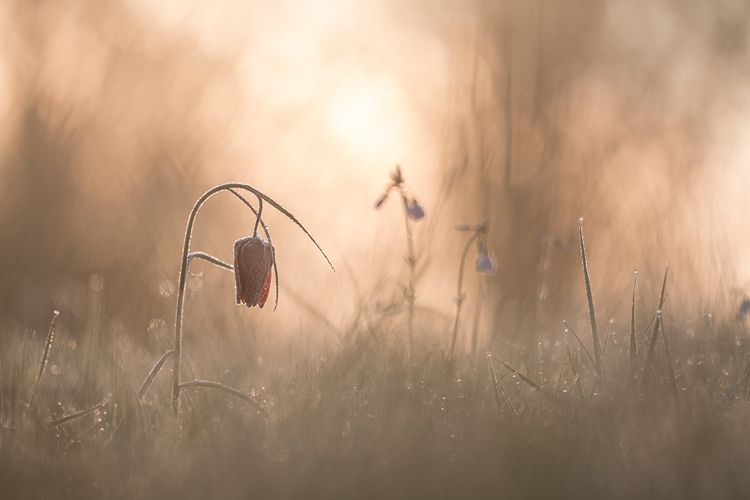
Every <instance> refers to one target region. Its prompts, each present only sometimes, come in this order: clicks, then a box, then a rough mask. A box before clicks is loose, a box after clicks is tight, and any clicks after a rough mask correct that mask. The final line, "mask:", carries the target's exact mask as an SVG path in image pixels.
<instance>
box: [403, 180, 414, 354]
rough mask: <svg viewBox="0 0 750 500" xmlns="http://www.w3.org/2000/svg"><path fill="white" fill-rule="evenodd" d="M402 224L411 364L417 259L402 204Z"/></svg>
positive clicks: (406, 214) (405, 208)
mask: <svg viewBox="0 0 750 500" xmlns="http://www.w3.org/2000/svg"><path fill="white" fill-rule="evenodd" d="M402 198H403V200H404V201H406V198H405V197H404V195H403V194H402ZM404 223H405V225H406V252H407V254H406V262H407V264H409V283H408V285H407V289H406V300H407V301H408V302H409V331H408V333H409V354H408V357H409V362H410V363H411V359H412V352H413V347H414V343H413V342H414V340H413V338H414V301H415V299H416V283H415V281H416V268H417V258H416V255H415V253H414V238H413V234H412V230H411V223H410V222H409V211H408V209H407V206H406V203H404Z"/></svg>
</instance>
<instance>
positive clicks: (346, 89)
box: [328, 80, 408, 155]
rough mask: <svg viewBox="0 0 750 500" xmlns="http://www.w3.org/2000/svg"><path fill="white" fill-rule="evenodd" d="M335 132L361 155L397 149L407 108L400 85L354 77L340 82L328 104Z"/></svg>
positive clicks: (406, 120) (404, 130)
mask: <svg viewBox="0 0 750 500" xmlns="http://www.w3.org/2000/svg"><path fill="white" fill-rule="evenodd" d="M328 116H329V120H330V124H331V127H332V131H333V132H334V134H335V135H336V136H337V137H338V138H339V139H340V140H341V141H342V142H343V143H344V144H345V145H347V146H349V147H350V148H353V149H356V150H358V152H359V153H361V154H362V155H372V154H377V153H378V152H383V151H394V150H398V149H400V148H399V143H400V142H401V141H403V140H404V136H405V134H406V130H407V123H408V112H407V111H406V109H405V104H404V102H403V98H402V96H401V94H400V92H399V91H398V88H397V87H396V86H395V85H393V84H389V83H387V82H375V83H371V82H365V81H360V80H355V81H351V82H347V83H345V84H343V85H341V86H340V87H339V88H338V89H337V91H336V92H334V95H333V97H332V98H331V100H330V102H329V104H328Z"/></svg>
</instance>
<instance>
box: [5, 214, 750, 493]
mask: <svg viewBox="0 0 750 500" xmlns="http://www.w3.org/2000/svg"><path fill="white" fill-rule="evenodd" d="M579 229H580V243H581V253H582V264H583V269H584V281H585V284H586V293H587V299H588V300H587V302H588V304H589V307H590V309H589V318H590V321H591V327H592V337H591V339H588V340H589V341H587V339H586V338H581V337H579V336H578V335H577V334H576V333H575V332H574V331H573V329H572V328H570V327H569V326H568V328H567V329H565V330H563V326H562V325H561V326H560V328H559V329H558V330H557V331H551V332H546V333H545V334H544V335H541V336H540V337H539V341H538V342H533V343H529V344H527V345H525V346H517V347H510V346H509V345H507V344H502V343H496V344H495V347H494V348H493V349H492V350H491V351H483V352H482V354H483V356H472V355H470V354H464V353H463V352H462V351H460V350H458V349H455V342H454V340H453V337H454V335H455V332H456V327H455V325H454V323H453V321H452V318H447V319H446V318H443V319H439V320H435V318H433V317H431V316H432V315H433V313H430V312H424V311H422V312H421V313H420V314H415V317H414V318H413V319H409V317H410V316H411V314H414V312H411V313H410V312H409V309H408V307H409V306H408V301H407V303H405V304H404V305H403V308H402V310H400V311H395V314H394V312H393V311H379V312H378V310H377V309H371V310H367V311H364V310H362V311H358V313H357V314H355V315H354V317H355V318H357V319H355V320H354V321H353V322H352V323H351V325H349V327H348V328H345V329H344V330H343V333H342V336H341V339H340V340H341V342H340V343H337V344H335V345H333V344H331V343H329V342H325V341H324V336H314V335H313V336H310V337H309V338H308V340H307V341H306V342H305V343H304V344H303V343H294V342H288V343H287V344H285V345H281V343H280V345H279V346H278V347H277V348H276V349H270V350H266V351H264V352H263V353H262V355H260V354H259V353H258V352H255V351H254V349H252V348H251V349H249V350H248V349H238V345H240V344H239V342H238V339H237V338H233V337H232V336H227V335H224V336H222V335H221V332H220V331H219V330H220V327H219V326H217V327H216V330H217V331H215V332H212V334H211V335H206V334H205V333H202V334H201V335H192V336H191V337H190V344H191V346H190V349H189V350H187V351H185V353H184V357H183V359H182V371H183V376H182V380H184V382H182V383H181V389H182V402H181V404H180V407H179V412H178V413H177V414H176V417H175V415H174V414H173V407H172V400H171V398H170V397H169V395H170V394H171V392H172V389H173V388H172V387H171V384H170V380H169V378H170V377H168V376H165V375H162V376H154V377H150V380H148V385H149V387H148V388H147V389H148V391H144V390H143V385H144V384H143V382H144V380H146V379H147V378H149V373H154V372H153V370H150V367H152V366H154V365H155V364H160V365H164V361H165V360H166V359H167V358H168V357H169V356H168V354H167V355H165V354H163V352H164V351H163V345H159V344H158V343H157V344H154V345H151V346H141V347H140V348H139V347H138V346H133V345H130V344H128V341H123V339H127V337H126V336H120V337H117V338H116V337H115V336H112V337H111V338H109V337H108V335H109V334H107V333H106V329H105V330H102V331H98V330H96V329H87V330H86V332H84V333H83V334H82V335H80V336H79V335H78V332H74V331H70V330H68V329H62V330H60V331H58V332H57V333H55V323H54V322H53V323H52V326H51V327H50V330H49V333H48V334H47V335H46V336H42V335H38V334H37V333H36V332H33V331H30V330H23V329H14V330H10V331H4V332H2V333H3V334H2V335H0V378H1V379H0V396H2V397H0V424H1V425H2V429H1V430H0V485H2V489H3V492H4V494H3V497H4V498H75V499H80V498H89V497H91V498H183V499H186V498H187V499H190V498H196V499H198V498H228V499H234V498H238V499H239V498H504V497H517V498H623V499H624V498H707V497H708V498H743V497H747V495H748V494H750V477H748V475H747V474H746V473H745V469H746V466H747V464H748V463H750V461H749V459H750V433H749V432H748V430H750V429H748V417H749V416H750V414H749V412H748V402H747V397H748V390H749V389H750V387H748V385H749V384H750V356H749V355H748V353H749V352H750V351H749V350H748V349H747V345H748V344H746V343H745V341H744V339H743V336H742V334H743V333H744V332H745V328H746V327H745V325H744V323H743V322H742V321H744V320H742V319H740V318H729V319H727V321H725V322H723V323H719V327H718V328H714V327H713V326H711V327H709V325H706V326H705V328H704V329H702V330H701V329H697V331H696V329H695V328H694V329H693V330H692V334H691V335H685V334H684V333H683V331H685V329H684V328H683V322H682V321H681V319H680V316H679V315H678V314H676V313H674V312H671V311H670V310H669V307H667V304H666V303H665V297H666V294H667V274H666V272H665V275H664V279H663V281H662V286H661V293H660V297H659V301H658V303H656V304H653V305H651V306H650V307H649V305H648V304H645V305H643V307H642V309H643V310H649V309H651V310H652V311H653V315H652V316H651V317H643V318H642V319H641V318H636V315H635V310H636V301H637V296H636V293H635V284H634V292H633V299H632V300H633V302H632V305H631V311H630V312H631V315H630V323H629V328H628V329H627V330H626V331H624V332H623V333H622V334H613V333H611V332H609V331H607V332H606V333H605V335H604V338H603V339H602V338H600V337H599V335H598V333H597V329H596V326H595V325H596V323H595V312H594V309H593V292H592V290H591V287H590V279H589V276H588V269H587V258H586V253H585V252H586V250H585V248H584V245H583V231H582V227H581V226H579ZM480 257H481V255H480ZM462 259H463V256H462ZM462 262H463V260H462ZM459 291H460V290H459ZM362 307H366V306H364V305H363V306H362ZM100 312H101V311H99V312H97V311H92V314H94V313H96V314H99V313H100ZM362 317H367V320H366V321H362V320H361V318H362ZM55 319H57V315H55ZM637 319H641V321H640V324H639V323H637V322H636V320H637ZM61 320H62V321H63V324H64V318H63V317H61ZM53 321H54V320H53ZM412 321H413V324H412V326H410V324H411V323H412ZM566 326H567V325H566ZM410 328H413V329H414V338H413V343H414V349H413V350H409V351H406V350H405V349H404V348H403V346H404V339H405V337H406V336H407V335H408V332H409V329H410ZM303 334H304V333H303ZM568 334H571V335H572V336H574V337H575V339H576V340H577V342H573V340H572V339H569V337H568ZM94 335H100V336H101V338H98V339H96V345H97V346H98V350H97V351H95V352H94V351H92V350H91V349H89V348H87V346H86V344H89V343H93V342H94V340H95V339H94V338H93V336H94ZM53 338H54V339H55V341H54V343H53V342H52V339H53ZM74 338H78V339H79V340H78V342H76V341H75V340H74ZM600 340H601V342H600ZM170 342H171V341H170V340H168V339H165V342H164V343H163V344H166V345H168V344H169V343H170ZM590 348H593V352H594V355H591V352H590V351H589V349H590ZM165 356H166V357H165ZM165 366H167V367H168V366H169V364H166V365H165ZM157 371H158V370H157ZM198 376H200V379H210V380H215V381H217V382H206V381H205V380H199V379H198ZM191 380H192V381H191ZM205 387H212V388H220V389H222V390H221V391H205V390H203V388H205ZM230 388H236V389H230ZM32 402H33V404H32Z"/></svg>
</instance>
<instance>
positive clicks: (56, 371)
mask: <svg viewBox="0 0 750 500" xmlns="http://www.w3.org/2000/svg"><path fill="white" fill-rule="evenodd" d="M49 371H51V372H52V375H60V367H59V366H57V365H52V366H50V367H49Z"/></svg>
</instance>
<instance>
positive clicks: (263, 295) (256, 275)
mask: <svg viewBox="0 0 750 500" xmlns="http://www.w3.org/2000/svg"><path fill="white" fill-rule="evenodd" d="M272 265H273V247H272V246H271V244H270V243H268V242H266V241H264V240H262V239H260V238H258V237H257V236H248V237H246V238H240V239H239V240H237V241H235V242H234V283H235V290H236V292H237V303H238V304H243V303H244V304H246V305H247V307H253V306H256V305H257V306H258V307H261V308H262V307H263V305H264V304H265V303H266V300H267V299H268V293H269V291H270V290H271V266H272Z"/></svg>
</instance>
